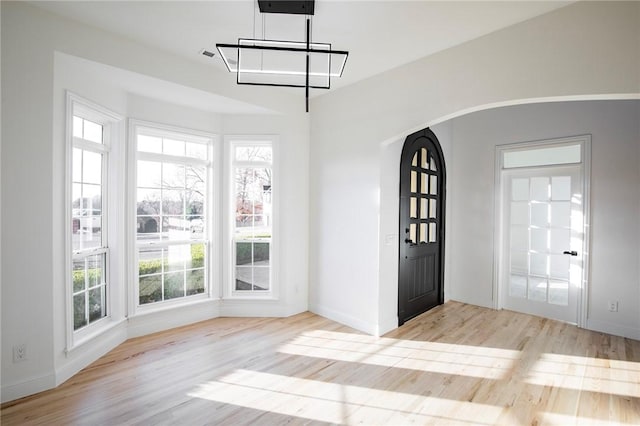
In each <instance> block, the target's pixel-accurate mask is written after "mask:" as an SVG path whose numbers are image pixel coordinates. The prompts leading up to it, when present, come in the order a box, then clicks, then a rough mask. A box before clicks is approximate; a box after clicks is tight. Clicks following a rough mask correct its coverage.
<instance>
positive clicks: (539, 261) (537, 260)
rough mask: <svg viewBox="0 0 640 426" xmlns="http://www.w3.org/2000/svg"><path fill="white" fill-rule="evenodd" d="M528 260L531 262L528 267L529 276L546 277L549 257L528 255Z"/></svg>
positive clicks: (534, 254) (535, 254)
mask: <svg viewBox="0 0 640 426" xmlns="http://www.w3.org/2000/svg"><path fill="white" fill-rule="evenodd" d="M529 259H530V261H531V265H530V266H529V267H530V274H531V275H539V276H542V277H546V276H547V262H548V260H549V256H547V255H546V254H539V253H531V254H530V255H529Z"/></svg>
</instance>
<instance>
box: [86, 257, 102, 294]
mask: <svg viewBox="0 0 640 426" xmlns="http://www.w3.org/2000/svg"><path fill="white" fill-rule="evenodd" d="M105 261H106V258H105V255H104V254H98V255H95V256H89V257H88V258H87V278H88V285H89V287H95V286H98V285H101V284H104V267H105Z"/></svg>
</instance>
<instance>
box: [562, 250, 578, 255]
mask: <svg viewBox="0 0 640 426" xmlns="http://www.w3.org/2000/svg"><path fill="white" fill-rule="evenodd" d="M562 254H570V255H571V256H577V255H578V252H577V251H575V250H572V251H563V252H562Z"/></svg>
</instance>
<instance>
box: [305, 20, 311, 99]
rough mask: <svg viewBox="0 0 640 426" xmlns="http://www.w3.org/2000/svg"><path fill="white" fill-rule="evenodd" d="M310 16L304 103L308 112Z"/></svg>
mask: <svg viewBox="0 0 640 426" xmlns="http://www.w3.org/2000/svg"><path fill="white" fill-rule="evenodd" d="M309 27H310V25H309V18H307V81H306V83H305V88H304V90H305V96H304V103H305V107H306V112H309V49H310V46H309V39H310V30H309Z"/></svg>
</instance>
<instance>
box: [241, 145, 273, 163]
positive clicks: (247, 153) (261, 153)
mask: <svg viewBox="0 0 640 426" xmlns="http://www.w3.org/2000/svg"><path fill="white" fill-rule="evenodd" d="M236 160H238V161H265V162H271V160H272V151H271V147H270V146H238V147H236Z"/></svg>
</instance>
